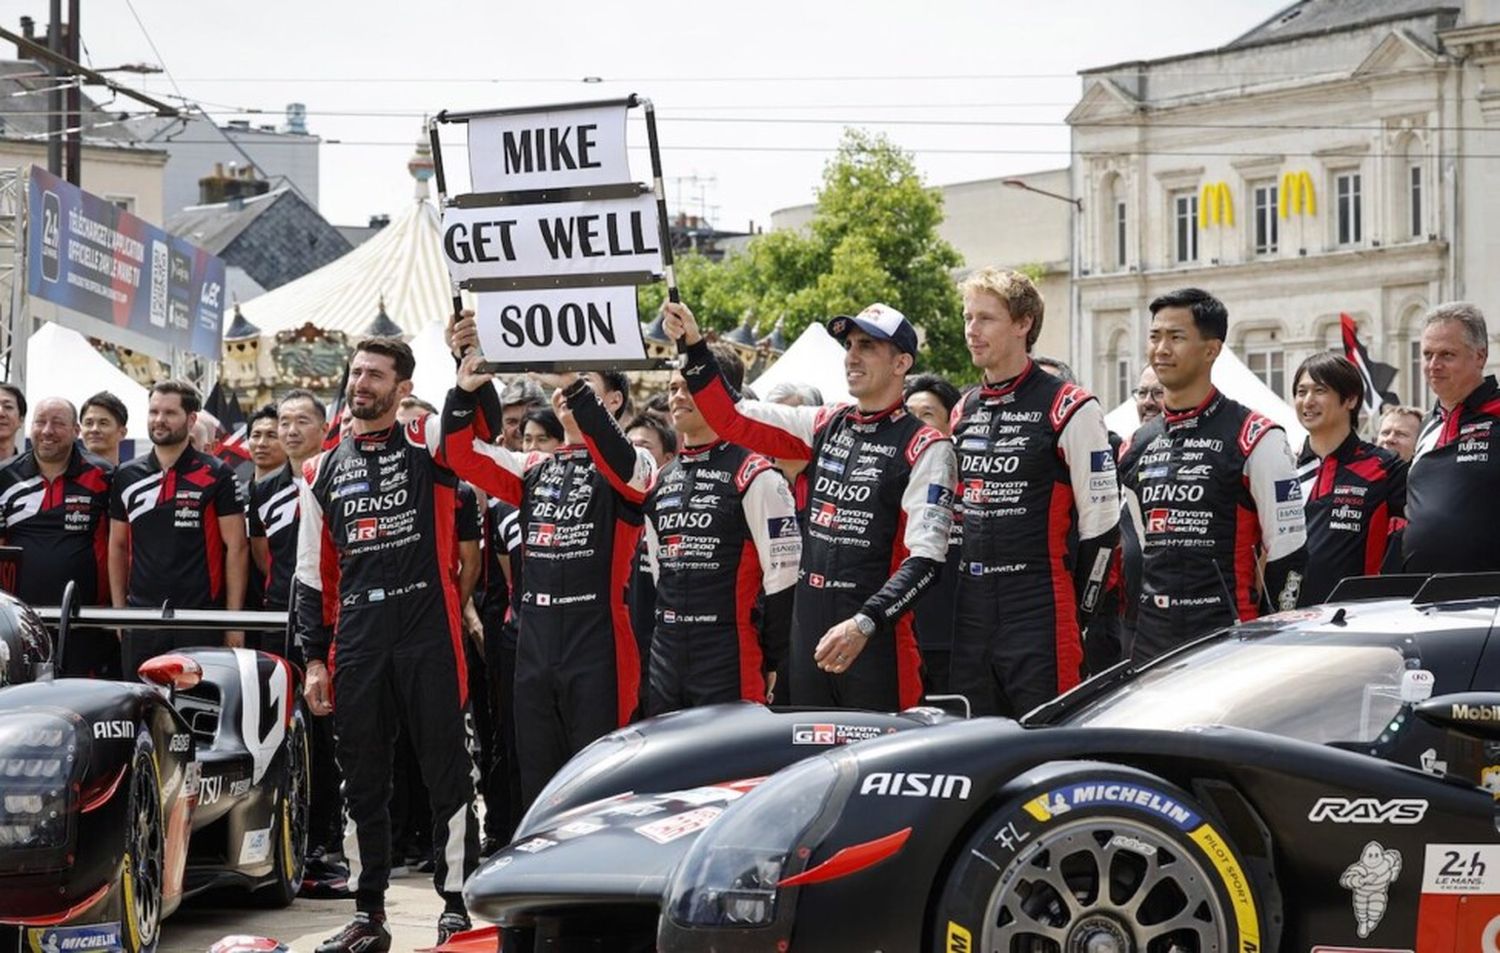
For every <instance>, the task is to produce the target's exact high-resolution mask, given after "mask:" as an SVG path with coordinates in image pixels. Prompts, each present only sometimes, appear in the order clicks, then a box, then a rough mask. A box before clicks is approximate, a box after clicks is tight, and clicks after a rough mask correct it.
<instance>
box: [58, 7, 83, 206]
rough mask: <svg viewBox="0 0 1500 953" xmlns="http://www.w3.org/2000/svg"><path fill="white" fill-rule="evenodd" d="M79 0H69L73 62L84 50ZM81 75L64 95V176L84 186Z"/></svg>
mask: <svg viewBox="0 0 1500 953" xmlns="http://www.w3.org/2000/svg"><path fill="white" fill-rule="evenodd" d="M79 5H80V4H79V0H68V48H67V51H66V53H65V54H64V55H66V56H67V57H68V59H70V60H72V61H73V62H75V63H77V62H79V61H80V60H79V53H80V52H81V51H82V49H81V48H82V45H83V40H82V38H81V35H80V33H79V31H78V8H79ZM80 78H81V77H77V76H75V77H73V83H72V85H70V86H69V87H68V88H67V91H66V92H65V93H64V95H65V96H66V97H67V100H68V108H67V115H66V116H64V117H63V122H64V123H66V124H67V125H66V126H65V128H66V129H67V130H68V132H67V136H68V160H67V174H66V175H64V176H63V178H65V179H67V180H68V181H69V182H71V183H73V184H74V185H76V186H78V187H79V188H82V187H83V172H82V169H83V108H82V107H83V92H82V91H81V90H80V89H79V87H80V86H82V85H83V84H82V83H80V82H78V80H79V79H80Z"/></svg>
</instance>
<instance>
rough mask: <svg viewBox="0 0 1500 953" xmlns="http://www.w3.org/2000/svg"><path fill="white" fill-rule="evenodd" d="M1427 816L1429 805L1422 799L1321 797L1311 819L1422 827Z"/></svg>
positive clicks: (1338, 822)
mask: <svg viewBox="0 0 1500 953" xmlns="http://www.w3.org/2000/svg"><path fill="white" fill-rule="evenodd" d="M1426 815H1427V802H1426V801H1425V800H1423V799H1422V798H1411V797H1399V798H1392V799H1391V800H1389V801H1382V800H1380V799H1379V798H1373V797H1357V798H1352V799H1351V798H1342V797H1320V798H1318V801H1317V803H1316V804H1314V805H1313V806H1312V810H1311V811H1308V812H1307V819H1308V820H1309V821H1332V822H1333V823H1335V824H1420V823H1421V822H1422V818H1423V817H1425V816H1426Z"/></svg>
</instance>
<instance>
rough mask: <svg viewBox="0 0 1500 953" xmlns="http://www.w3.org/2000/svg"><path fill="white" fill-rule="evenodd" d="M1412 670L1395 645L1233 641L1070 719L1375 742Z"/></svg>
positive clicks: (1083, 723) (1149, 676) (1127, 686)
mask: <svg viewBox="0 0 1500 953" xmlns="http://www.w3.org/2000/svg"><path fill="white" fill-rule="evenodd" d="M1407 667H1408V663H1407V660H1406V659H1405V658H1404V657H1403V656H1402V653H1401V650H1400V649H1399V648H1398V647H1396V646H1394V645H1390V644H1358V643H1354V642H1352V641H1351V640H1348V639H1347V638H1345V639H1340V640H1338V641H1337V642H1326V641H1321V640H1315V639H1313V640H1307V641H1296V642H1288V641H1282V640H1259V639H1248V640H1240V639H1232V638H1231V639H1224V640H1219V641H1215V642H1211V643H1208V644H1205V645H1203V646H1201V647H1199V648H1198V649H1196V650H1191V651H1189V652H1186V653H1183V654H1182V655H1179V656H1176V657H1174V658H1171V659H1166V660H1163V661H1162V662H1160V663H1158V664H1157V665H1155V666H1153V667H1151V668H1149V669H1147V670H1146V671H1144V672H1142V673H1141V674H1140V675H1139V676H1137V677H1136V678H1134V679H1132V680H1130V681H1128V682H1126V683H1124V684H1122V685H1121V686H1119V687H1118V688H1116V689H1115V690H1114V691H1113V692H1111V693H1110V694H1109V695H1107V696H1105V697H1103V698H1100V699H1097V700H1095V701H1093V702H1091V703H1089V704H1087V705H1085V706H1084V707H1083V708H1081V709H1080V710H1078V711H1077V712H1074V713H1073V714H1072V715H1071V716H1069V717H1067V718H1066V719H1064V720H1065V721H1066V723H1067V724H1070V725H1076V726H1080V727H1122V728H1124V727H1128V728H1156V729H1169V730H1179V729H1184V728H1190V727H1194V726H1202V725H1227V726H1231V727H1235V728H1250V729H1254V730H1256V731H1265V732H1270V733H1272V734H1277V735H1282V736H1284V737H1288V738H1297V739H1300V740H1302V741H1310V742H1313V743H1315V744H1327V743H1329V742H1357V743H1374V742H1376V741H1379V740H1381V737H1382V735H1383V734H1384V733H1385V731H1386V729H1387V727H1388V726H1389V725H1390V724H1391V720H1392V719H1393V718H1394V717H1395V716H1396V715H1397V714H1398V713H1399V712H1400V710H1401V678H1402V673H1403V672H1404V671H1406V669H1407Z"/></svg>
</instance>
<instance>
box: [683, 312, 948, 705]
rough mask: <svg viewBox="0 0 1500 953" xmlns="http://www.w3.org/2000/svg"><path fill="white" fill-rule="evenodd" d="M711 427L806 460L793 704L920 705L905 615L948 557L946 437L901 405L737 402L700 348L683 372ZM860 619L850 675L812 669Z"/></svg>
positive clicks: (917, 657) (775, 453)
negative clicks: (861, 640) (860, 639)
mask: <svg viewBox="0 0 1500 953" xmlns="http://www.w3.org/2000/svg"><path fill="white" fill-rule="evenodd" d="M683 375H684V376H685V377H686V378H687V382H688V386H689V388H691V389H692V391H693V399H694V401H695V402H696V403H697V405H698V409H699V410H700V411H701V412H702V414H703V416H704V419H705V420H707V421H708V425H709V426H710V427H712V428H713V429H714V431H715V432H716V433H717V434H719V436H720V437H722V438H724V439H725V440H729V441H732V442H734V443H737V444H739V445H741V446H743V447H747V448H749V449H751V450H754V451H756V452H757V453H763V454H765V455H766V456H768V457H774V458H778V459H787V460H809V461H811V463H810V464H809V466H808V469H807V470H806V471H805V473H806V474H807V476H808V481H807V497H808V498H807V504H806V506H805V508H804V509H803V511H802V515H803V520H804V524H805V531H804V535H803V538H802V569H801V571H800V573H799V575H798V581H797V594H796V600H795V604H794V607H793V611H792V632H791V662H790V674H791V683H792V684H791V699H790V701H791V703H792V704H794V705H825V706H826V705H841V706H844V707H851V708H873V709H885V710H891V709H895V708H905V707H908V706H911V705H914V704H916V703H917V702H918V701H919V700H920V699H921V696H922V680H921V675H920V668H921V654H920V652H919V650H918V649H917V643H916V638H915V636H914V634H913V631H912V620H911V606H912V603H913V602H914V601H915V600H916V599H917V598H918V597H919V596H921V595H922V593H923V592H925V591H926V590H927V589H928V588H929V587H930V586H931V585H932V584H933V582H934V580H935V579H936V578H937V575H938V573H939V572H940V571H941V570H942V568H943V563H944V561H945V560H946V558H947V555H948V534H949V530H950V529H951V526H952V522H953V486H954V480H955V470H954V461H953V446H952V444H951V443H950V442H949V441H948V439H947V438H946V437H944V436H942V435H941V434H940V433H938V432H937V431H936V430H934V429H933V428H931V427H928V426H926V425H925V424H923V423H922V421H921V420H919V419H918V418H916V417H915V416H913V415H911V414H908V413H907V412H906V409H905V407H904V406H903V405H901V404H900V403H897V404H895V405H894V406H891V407H887V408H885V409H884V410H881V411H878V412H875V413H864V412H862V411H860V409H859V408H858V407H855V406H850V405H844V406H840V407H785V406H782V405H781V404H768V403H762V402H760V401H753V400H739V399H738V395H737V394H735V393H734V392H733V390H732V389H731V388H730V387H729V385H728V384H727V383H726V382H725V380H724V378H723V375H722V374H721V373H720V372H719V369H718V364H717V362H716V361H715V360H714V357H713V353H712V352H711V351H710V350H709V349H708V345H707V343H706V342H703V341H700V342H698V343H697V344H695V345H693V346H692V347H690V348H688V351H687V366H686V367H685V368H684V370H683ZM860 612H863V613H864V614H865V615H866V616H868V617H869V618H870V619H872V620H874V622H875V625H876V631H875V634H874V635H873V636H871V637H870V639H869V641H868V644H867V645H866V646H865V648H864V650H863V651H862V652H860V654H859V656H858V657H857V658H855V659H854V661H853V662H852V664H850V666H849V668H848V669H847V670H846V671H844V672H842V673H838V674H833V673H828V672H824V671H822V670H820V669H819V668H818V667H817V664H816V662H814V660H813V653H814V652H815V650H816V649H817V646H818V642H819V640H821V639H822V638H823V635H824V634H825V633H826V632H827V631H828V630H829V629H830V628H832V627H834V626H836V625H838V624H840V623H842V622H845V621H847V620H849V619H850V618H852V617H853V616H854V615H855V614H856V613H860Z"/></svg>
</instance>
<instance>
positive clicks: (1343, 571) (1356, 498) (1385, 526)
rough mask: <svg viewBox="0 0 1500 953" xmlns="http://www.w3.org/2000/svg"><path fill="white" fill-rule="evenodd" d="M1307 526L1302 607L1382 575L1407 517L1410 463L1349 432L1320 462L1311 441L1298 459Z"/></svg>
mask: <svg viewBox="0 0 1500 953" xmlns="http://www.w3.org/2000/svg"><path fill="white" fill-rule="evenodd" d="M1297 479H1298V480H1300V481H1301V483H1302V512H1303V516H1304V518H1305V520H1306V523H1307V575H1306V576H1305V577H1303V580H1302V592H1301V595H1300V597H1299V604H1300V605H1304V606H1309V605H1318V604H1320V603H1323V602H1326V601H1327V599H1328V595H1329V593H1331V592H1333V587H1334V586H1336V585H1338V583H1339V580H1341V579H1345V578H1347V577H1349V576H1374V575H1377V574H1378V573H1379V572H1380V565H1381V562H1382V561H1383V560H1384V559H1385V554H1386V548H1387V546H1389V545H1390V540H1391V531H1392V530H1394V529H1396V528H1397V526H1398V525H1399V523H1400V518H1401V516H1402V515H1403V514H1404V513H1405V512H1406V464H1405V463H1404V462H1402V460H1401V458H1400V457H1398V456H1396V455H1395V454H1394V453H1391V452H1390V451H1389V450H1383V449H1381V448H1380V447H1377V446H1375V445H1374V444H1370V443H1366V442H1365V441H1363V440H1361V439H1359V436H1358V435H1357V434H1355V433H1352V432H1351V433H1350V434H1349V436H1348V437H1346V438H1345V439H1344V442H1343V443H1341V444H1339V446H1338V447H1337V448H1336V449H1335V450H1334V451H1333V452H1332V453H1330V454H1329V455H1328V456H1326V457H1322V458H1321V459H1320V458H1319V457H1318V455H1317V454H1315V453H1313V451H1312V444H1311V442H1309V443H1308V444H1307V445H1306V446H1305V447H1303V449H1302V455H1301V456H1300V457H1298V458H1297Z"/></svg>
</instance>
